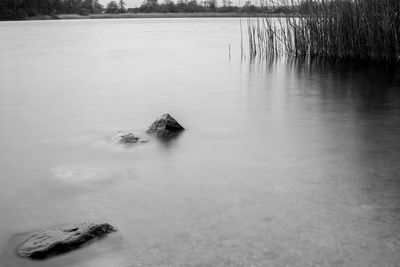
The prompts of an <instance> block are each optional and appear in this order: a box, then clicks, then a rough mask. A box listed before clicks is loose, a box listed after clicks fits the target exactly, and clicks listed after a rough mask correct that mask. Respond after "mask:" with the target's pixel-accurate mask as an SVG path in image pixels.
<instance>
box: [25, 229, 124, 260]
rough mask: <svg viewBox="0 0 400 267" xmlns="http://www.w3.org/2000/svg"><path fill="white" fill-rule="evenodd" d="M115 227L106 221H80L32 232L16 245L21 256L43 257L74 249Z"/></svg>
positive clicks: (111, 230)
mask: <svg viewBox="0 0 400 267" xmlns="http://www.w3.org/2000/svg"><path fill="white" fill-rule="evenodd" d="M113 231H116V229H115V228H114V227H113V226H111V225H110V224H108V223H99V224H97V223H81V224H78V225H70V226H66V227H58V228H50V229H46V230H43V231H39V232H36V233H33V234H32V235H31V236H30V237H28V239H26V240H25V241H24V242H23V243H22V244H20V245H19V246H18V247H17V253H18V255H20V256H21V257H28V258H32V259H44V258H47V257H49V256H53V255H56V254H60V253H63V252H67V251H70V250H73V249H76V248H78V247H80V246H82V245H84V244H86V243H88V242H89V241H90V240H92V239H94V238H97V237H101V236H104V235H105V234H108V233H110V232H113Z"/></svg>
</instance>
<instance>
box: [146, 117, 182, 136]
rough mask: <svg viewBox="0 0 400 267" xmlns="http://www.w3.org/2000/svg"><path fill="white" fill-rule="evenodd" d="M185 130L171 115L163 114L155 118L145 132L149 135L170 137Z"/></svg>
mask: <svg viewBox="0 0 400 267" xmlns="http://www.w3.org/2000/svg"><path fill="white" fill-rule="evenodd" d="M183 130H185V128H183V127H182V125H180V124H179V123H178V122H177V121H176V120H175V119H174V118H172V116H171V115H169V114H168V113H167V114H164V115H162V116H161V117H159V118H157V119H156V120H155V121H154V122H153V124H152V125H150V127H149V129H148V130H147V132H148V133H150V134H156V135H157V136H162V137H170V136H173V135H176V134H177V133H179V132H181V131H183Z"/></svg>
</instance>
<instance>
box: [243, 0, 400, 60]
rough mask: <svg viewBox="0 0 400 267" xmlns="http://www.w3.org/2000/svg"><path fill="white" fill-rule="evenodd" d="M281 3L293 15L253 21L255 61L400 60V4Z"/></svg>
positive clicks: (363, 0)
mask: <svg viewBox="0 0 400 267" xmlns="http://www.w3.org/2000/svg"><path fill="white" fill-rule="evenodd" d="M268 3H269V2H268ZM268 3H267V5H266V8H268ZM275 4H276V3H275ZM279 4H280V5H284V6H285V8H287V9H288V10H290V12H289V15H288V13H286V14H285V15H279V14H277V17H267V16H265V17H263V18H260V19H249V20H248V35H249V53H250V56H251V57H253V58H254V57H256V56H257V55H258V56H262V57H264V56H269V57H271V56H276V55H280V54H288V55H289V56H294V57H296V58H301V57H311V58H313V57H318V58H326V59H334V60H353V61H385V62H396V63H399V62H400V0H302V1H299V0H292V1H290V2H288V1H286V2H285V3H279Z"/></svg>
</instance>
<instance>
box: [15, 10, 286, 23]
mask: <svg viewBox="0 0 400 267" xmlns="http://www.w3.org/2000/svg"><path fill="white" fill-rule="evenodd" d="M265 16H266V14H263V13H255V14H249V13H206V12H205V13H200V12H199V13H122V14H89V15H78V14H60V15H39V16H34V17H28V18H25V19H22V20H69V19H131V18H132V19H135V18H137V19H140V18H247V17H265ZM274 16H279V15H278V14H268V17H274ZM8 21H10V20H8ZM11 21H14V20H11Z"/></svg>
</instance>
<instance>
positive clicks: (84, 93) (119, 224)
mask: <svg viewBox="0 0 400 267" xmlns="http://www.w3.org/2000/svg"><path fill="white" fill-rule="evenodd" d="M242 24H243V25H242V26H243V43H244V45H245V46H246V42H247V39H246V38H247V37H246V30H245V29H246V20H242ZM0 36H1V38H0V148H1V152H0V153H1V157H0V225H1V231H0V246H1V247H0V266H5V267H8V266H11V267H13V266H18V267H20V266H22V267H23V266H45V267H48V266H80V267H81V266H82V267H89V266H93V267H95V266H96V267H102V266H104V267H108V266H121V267H125V266H197V267H200V266H202V267H205V266H260V267H264V266H360V267H361V266H362V267H364V266H399V265H398V264H399V262H400V253H399V251H400V165H399V162H400V138H399V137H400V70H399V69H398V68H395V67H393V66H373V65H369V64H361V65H349V64H328V63H321V62H320V63H315V62H314V63H309V62H302V63H301V62H300V63H299V62H297V63H296V62H291V61H287V60H285V59H283V58H281V59H277V60H276V61H266V60H254V61H251V60H249V58H248V57H246V58H242V57H241V48H240V47H241V32H240V19H238V18H217V19H212V18H204V19H201V18H192V19H191V18H185V19H120V20H118V19H116V20H113V19H109V20H60V21H20V22H1V23H0ZM244 52H246V53H247V50H246V49H245V50H244ZM164 113H170V114H171V115H172V116H173V117H174V118H175V119H177V121H178V122H180V123H181V124H182V125H183V126H184V127H185V128H186V131H185V132H183V133H182V134H181V135H179V136H177V137H176V138H174V139H171V140H170V141H168V142H166V141H163V140H159V139H157V138H154V137H152V136H148V135H147V134H146V133H145V131H146V129H147V127H148V126H149V125H150V124H151V123H152V122H153V121H154V120H155V119H156V118H157V117H158V116H160V115H162V114H164ZM118 131H125V132H133V133H134V134H135V135H138V136H140V137H142V138H147V139H149V142H147V143H140V144H135V145H133V146H129V147H125V146H121V145H119V144H115V143H113V142H112V137H113V136H114V135H115V134H116V133H117V132H118ZM84 221H100V222H103V221H104V222H109V223H111V224H112V225H114V226H115V227H116V228H117V229H118V232H116V233H112V234H110V235H109V236H107V237H106V238H104V239H102V240H99V241H97V242H94V243H92V244H90V245H89V246H87V247H84V248H82V249H79V250H76V251H74V252H70V253H66V254H63V255H61V256H57V257H54V258H50V259H48V260H45V261H31V260H26V259H22V258H19V257H17V256H16V255H15V252H14V247H15V245H16V244H17V241H16V240H17V239H18V238H17V237H18V236H20V235H21V234H23V233H26V232H31V231H35V230H40V229H43V228H46V227H51V226H54V225H63V224H73V223H80V222H84Z"/></svg>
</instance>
